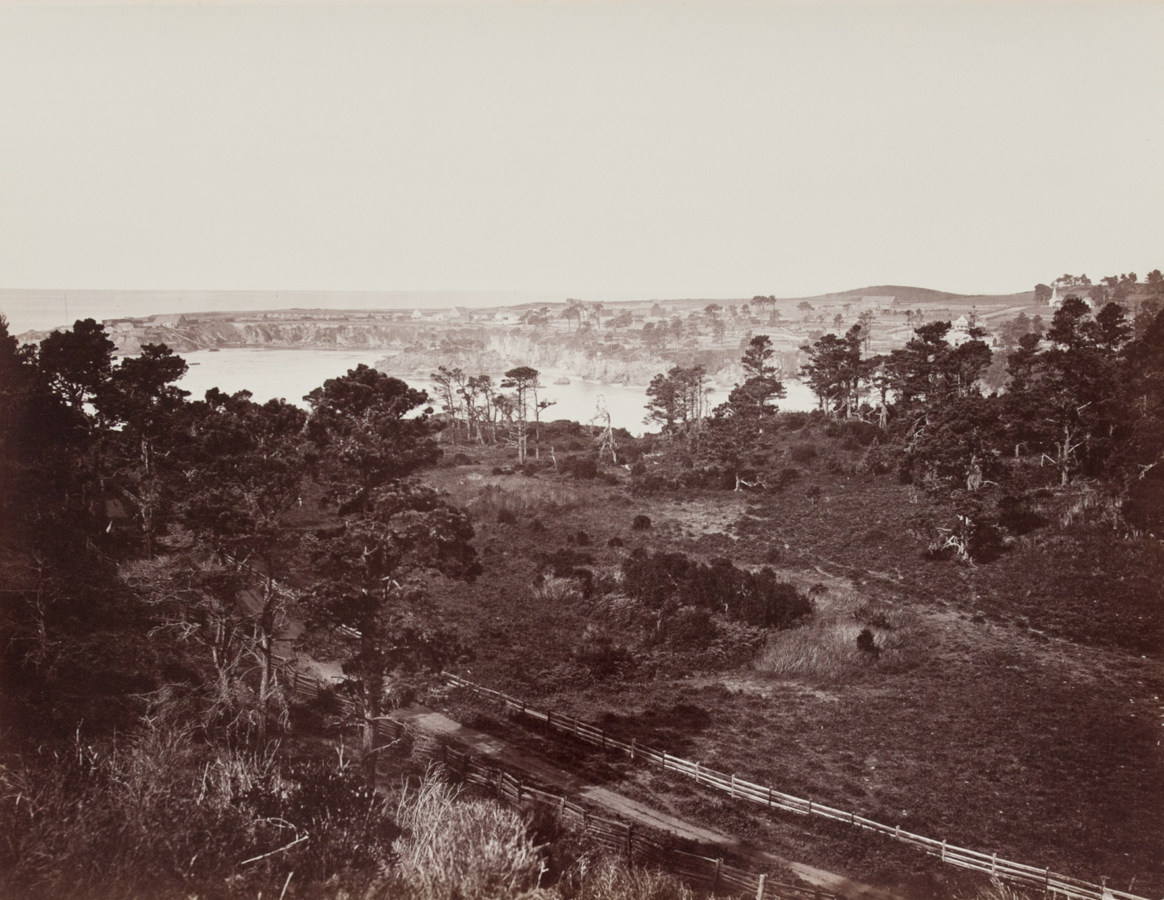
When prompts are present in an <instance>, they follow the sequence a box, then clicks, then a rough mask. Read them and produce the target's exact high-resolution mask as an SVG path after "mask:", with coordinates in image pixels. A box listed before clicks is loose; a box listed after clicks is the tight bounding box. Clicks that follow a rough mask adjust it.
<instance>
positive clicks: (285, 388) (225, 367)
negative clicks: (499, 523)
mask: <svg viewBox="0 0 1164 900" xmlns="http://www.w3.org/2000/svg"><path fill="white" fill-rule="evenodd" d="M182 356H183V358H184V359H185V360H186V362H187V363H189V364H190V371H189V372H188V373H187V374H186V377H185V378H184V379H182V382H181V386H182V387H183V388H184V389H186V390H188V391H190V393H191V396H192V398H194V399H198V398H201V397H202V396H203V394H205V392H206V391H207V390H208V389H209V388H212V387H217V388H219V389H220V390H223V391H226V392H227V393H234V392H235V391H241V390H248V391H250V392H251V393H252V394H253V395H254V399H255V400H256V401H258V402H260V403H263V402H266V401H267V400H270V399H272V398H283V399H284V400H286V401H287V402H289V403H294V404H296V405H299V406H306V404H305V403H304V402H303V397H304V396H305V395H306V394H308V393H309V392H310V391H311V390H313V389H314V388H317V387H319V386H320V385H322V384H323V383H324V381H326V380H327V379H329V378H336V377H338V376H340V375H343V374H344V373H345V372H347V371H348V370H349V369H354V368H355V367H356V366H357V365H359V364H360V363H365V364H367V365H370V366H371V365H375V363H376V362H377V360H378V359H379V358H380V357H381V356H383V353H382V352H380V351H375V350H371V351H368V350H365V351H358V350H315V349H302V350H286V349H260V348H241V349H226V350H219V351H211V350H197V351H191V352H187V353H183V354H182ZM434 367H435V364H434ZM388 374H389V375H397V377H401V378H403V380H404V381H407V382H408V383H409V384H411V385H413V386H414V387H417V388H423V389H425V390H427V391H428V392H429V395H430V396H431V397H432V398H433V404H434V406H438V401H437V399H436V394H435V392H434V391H433V390H432V383H431V382H429V381H428V380H427V379H418V378H413V377H410V376H406V375H403V376H402V375H399V374H398V373H394V372H389V373H388ZM562 377H565V378H569V379H570V383H569V384H554V381H555V380H556V379H558V378H562ZM541 382H542V384H543V388H542V389H541V390H540V391H539V392H538V393H539V398H540V399H543V400H550V401H553V405H552V406H550V407H549V408H548V409H546V410H544V411H543V412H542V418H543V420H544V421H552V420H554V419H571V420H573V421H576V422H582V423H584V424H586V423H590V422H592V421H594V422H601V421H602V418H601V416H600V412H599V411H600V409H602V408H605V409H606V410H608V411H609V413H610V420H611V423H612V424H613V425H614V426H615V427H616V428H625V429H626V430H627V431H629V432H630V433H631V434H635V435H640V434H642V433H643V431H644V430H646V428H645V426H644V424H643V417H644V416H645V415H646V399H647V396H646V389H645V388H644V387H637V386H636V387H628V386H627V385H621V384H602V383H599V382H596V381H586V380H584V379H581V378H576V377H574V376H572V375H571V374H570V373H569V372H564V371H561V370H555V369H543V370H542V372H541ZM785 388H786V390H787V392H788V396H787V397H786V398H785V399H784V400H782V401H780V408H781V409H785V410H808V409H813V408H814V407H815V405H816V398H815V397H813V395H812V392H811V391H809V390H808V388H807V387H805V386H804V385H803V384H801V383H800V382H799V381H786V382H785ZM727 394H728V392H727V390H726V389H721V390H716V391H713V392H712V393H711V394H710V396H709V400H710V405H711V406H715V405H716V404H717V403H721V402H723V401H724V400H726V399H727ZM652 430H654V429H653V428H652Z"/></svg>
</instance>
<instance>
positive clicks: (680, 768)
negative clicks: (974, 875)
mask: <svg viewBox="0 0 1164 900" xmlns="http://www.w3.org/2000/svg"><path fill="white" fill-rule="evenodd" d="M447 678H448V680H449V683H450V684H453V685H455V686H457V687H461V688H465V689H466V690H469V691H471V692H473V693H475V694H477V695H479V696H483V697H488V698H490V699H492V700H495V701H497V702H498V703H500V704H502V705H503V707H504V708H505V709H506V710H507V711H510V712H514V713H517V714H518V715H521V716H523V717H525V718H528V719H531V720H533V721H536V722H541V723H543V724H544V725H545V726H546V727H547V728H550V729H553V730H556V731H560V732H563V733H565V734H571V735H573V736H574V737H576V738H577V739H579V740H581V741H585V742H586V743H589V744H593V745H596V746H600V747H602V748H603V749H606V750H617V751H620V752H622V753H625V754H626V755H627V756H629V757H630V758H631V759H632V760H635V761H642V762H643V763H644V764H647V765H658V766H659V767H660V768H662V769H664V770H667V771H672V772H678V773H679V774H681V775H686V776H687V777H688V778H691V779H693V780H694V781H695V782H696V783H698V784H704V785H707V786H708V787H711V788H713V789H715V790H719V791H723V792H724V793H728V794H730V795H731V796H732V797H733V798H738V799H741V800H746V801H748V802H751V803H756V804H759V805H761V806H764V807H767V808H769V809H780V810H785V811H787V812H792V813H798V814H800V815H808V816H820V817H822V818H825V819H831V820H833V821H836V822H845V823H847V824H849V825H851V826H853V827H856V828H861V829H864V830H866V831H872V832H876V833H878V834H881V835H884V836H886V837H890V838H892V839H893V840H896V841H900V842H902V843H904V844H909V845H911V846H914V847H917V848H919V849H920V850H922V851H923V852H925V853H928V854H930V855H931V856H936V857H938V858H939V859H941V861H942V862H944V863H948V864H950V865H952V866H959V867H961V868H963V869H970V870H973V871H977V872H983V873H985V874H988V875H990V876H991V877H993V878H997V879H999V880H1000V881H1005V882H1010V883H1012V884H1016V885H1020V886H1023V887H1028V888H1035V889H1037V890H1042V891H1043V893H1044V896H1050V897H1057V898H1066V900H1147V898H1145V897H1141V896H1140V895H1138V894H1130V893H1128V892H1126V891H1117V890H1115V889H1113V888H1109V887H1107V886H1106V885H1101V884H1093V883H1091V882H1087V881H1082V880H1080V879H1077V878H1072V877H1070V876H1068V875H1061V874H1059V873H1057V872H1052V871H1051V870H1050V869H1047V868H1042V869H1040V868H1037V867H1035V866H1027V865H1023V864H1022V863H1017V862H1012V861H1011V860H1007V859H1002V858H1000V857H999V856H998V854H996V853H981V852H979V851H977V850H968V849H966V848H965V847H957V846H954V845H952V844H949V843H948V842H946V841H938V840H934V839H933V838H928V837H924V836H922V835H919V834H912V833H910V832H908V831H904V830H902V829H901V827H900V826H889V825H884V824H882V823H880V822H875V821H874V820H872V819H867V818H865V817H863V816H859V815H857V814H856V813H854V812H847V811H845V810H841V809H836V808H834V807H832V806H828V805H826V804H824V803H818V802H816V801H815V800H805V799H803V798H801V797H795V796H793V795H791V794H785V793H783V792H781V791H777V790H774V789H773V788H772V787H770V786H766V785H759V784H752V783H751V782H749V781H746V780H744V779H742V778H739V777H737V776H736V775H734V774H727V773H724V772H718V771H716V770H714V769H709V768H707V767H706V766H704V765H702V764H700V763H697V762H690V761H689V760H685V759H681V758H680V757H677V756H673V755H671V754H669V753H667V751H666V750H656V749H652V748H650V747H643V746H639V744H638V742H637V741H635V740H632V741H630V743H627V742H626V741H623V740H619V739H618V738H616V737H614V736H613V735H610V734H608V733H607V732H606V731H605V730H603V729H602V728H599V727H597V726H595V725H592V724H590V723H588V722H583V721H582V720H580V719H578V718H576V717H574V716H570V715H566V714H564V713H560V712H558V713H555V712H553V711H552V710H550V711H542V710H539V709H535V708H534V707H532V706H530V705H529V704H528V703H526V701H524V700H521V699H519V698H517V697H511V696H510V695H508V694H504V693H502V692H501V691H496V690H493V689H492V688H487V687H483V686H482V685H479V684H475V683H474V682H471V681H467V680H465V679H464V678H461V677H459V676H457V675H451V674H449V675H447Z"/></svg>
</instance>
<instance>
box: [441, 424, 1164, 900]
mask: <svg viewBox="0 0 1164 900" xmlns="http://www.w3.org/2000/svg"><path fill="white" fill-rule="evenodd" d="M806 440H807V439H806ZM854 452H855V451H852V450H846V449H845V448H844V447H843V446H841V445H839V444H837V445H835V446H831V447H830V446H823V447H822V448H821V450H820V453H819V454H818V455H817V457H816V458H814V459H807V457H808V454H807V453H804V452H802V453H801V454H800V455H801V457H802V459H805V460H806V461H805V462H802V463H801V468H802V469H803V476H802V478H801V479H800V480H798V481H796V482H793V483H792V484H791V485H790V486H789V487H787V488H786V489H785V490H784V491H782V492H778V493H765V494H763V495H754V496H753V495H747V494H732V493H710V492H709V493H701V492H688V493H687V494H686V496H682V497H680V496H676V495H674V494H668V493H660V494H657V495H652V496H632V495H631V493H630V491H629V488H628V485H627V484H626V483H625V482H624V481H622V480H621V479H622V478H623V477H624V476H625V473H624V475H623V476H615V478H614V479H613V483H602V482H598V483H595V482H578V481H574V480H572V479H565V478H561V477H559V476H557V475H555V474H554V473H553V471H552V470H550V471H548V472H542V473H541V474H539V475H538V476H536V477H527V476H522V475H506V474H500V475H495V474H491V472H492V468H491V467H490V466H487V465H480V466H471V467H470V466H464V467H455V468H445V469H442V470H440V471H439V472H438V473H434V476H435V477H436V478H437V480H438V481H439V482H440V484H441V486H442V487H443V488H445V489H446V490H448V491H449V492H450V493H451V494H452V496H453V497H454V499H456V500H457V501H458V502H463V503H466V504H467V505H468V507H469V508H470V510H472V511H473V514H474V521H475V527H476V528H477V530H478V538H477V541H476V543H477V545H478V547H479V548H480V549H481V551H482V555H483V561H484V563H485V569H486V571H485V574H484V575H483V576H482V577H481V578H480V579H478V581H477V583H476V584H474V585H472V586H470V587H468V588H465V587H464V586H458V587H457V588H456V590H455V593H454V592H450V593H449V594H448V595H447V596H446V597H445V600H444V603H443V611H444V614H445V615H446V616H447V617H448V618H449V620H450V624H455V625H456V626H457V627H458V628H460V629H461V630H462V631H463V632H464V634H465V637H466V638H467V639H468V642H469V644H470V645H471V646H473V647H474V649H475V650H476V658H475V660H473V661H472V662H470V663H468V664H467V666H466V667H465V669H464V671H465V672H466V673H467V675H468V677H471V678H472V679H473V680H475V681H477V682H478V683H483V684H488V685H491V686H495V687H498V688H501V689H503V690H506V691H509V692H510V693H513V694H516V695H518V696H523V697H529V698H531V700H533V699H536V700H537V701H538V702H539V703H541V704H542V705H543V706H545V705H553V706H554V707H555V708H558V709H563V710H565V711H567V712H571V713H573V714H576V715H578V716H580V717H582V718H585V719H587V720H589V721H593V722H596V723H598V724H600V725H602V727H603V728H605V729H607V730H608V731H610V732H611V733H613V734H619V735H621V736H623V737H624V738H627V739H629V738H637V739H638V740H640V741H642V742H643V743H649V744H650V745H652V746H655V747H661V748H664V749H667V750H668V751H669V752H673V753H676V754H681V755H683V756H685V757H686V758H688V759H696V760H700V761H701V762H703V763H705V764H707V765H709V766H714V767H715V768H717V769H719V770H721V771H728V772H737V773H739V774H740V775H741V777H747V778H749V779H751V780H752V781H755V782H757V783H762V784H763V783H771V784H774V785H776V786H777V787H778V788H779V789H781V790H784V791H787V792H789V793H792V794H796V795H798V796H802V797H809V798H813V799H817V800H819V801H820V802H825V803H830V804H833V805H836V806H838V807H841V808H845V809H856V810H857V811H858V812H859V813H860V814H863V815H868V816H869V817H870V818H874V819H877V820H879V821H883V822H887V823H890V824H900V825H901V826H902V828H906V829H909V830H911V831H914V832H917V833H920V834H925V835H928V836H932V837H935V838H938V839H939V840H940V839H943V838H945V839H948V840H949V841H950V842H952V843H958V844H960V845H962V846H966V847H971V848H975V849H979V850H983V851H985V852H994V851H997V852H998V853H999V854H1000V855H1002V854H1004V855H1006V856H1008V857H1009V858H1011V859H1015V860H1019V861H1022V862H1025V863H1029V864H1031V865H1035V866H1049V867H1050V868H1052V869H1054V870H1058V871H1060V872H1064V873H1066V874H1071V875H1075V876H1078V877H1081V878H1086V879H1089V880H1095V881H1099V880H1100V879H1101V878H1102V877H1105V876H1106V877H1107V878H1108V879H1109V883H1110V884H1111V885H1112V886H1113V887H1117V888H1120V889H1125V890H1126V889H1128V888H1129V884H1131V885H1132V886H1133V889H1134V890H1136V891H1139V892H1147V893H1148V894H1149V895H1151V894H1152V893H1153V892H1159V891H1160V890H1161V889H1164V864H1162V859H1164V854H1162V853H1161V848H1162V847H1164V833H1162V830H1161V826H1160V824H1159V816H1158V811H1159V809H1160V807H1161V803H1162V802H1164V760H1162V755H1161V751H1160V745H1159V741H1160V735H1161V726H1162V724H1164V722H1162V721H1161V704H1160V696H1161V694H1162V693H1164V672H1162V667H1161V664H1160V658H1159V650H1160V637H1161V630H1160V625H1161V619H1160V609H1161V602H1160V601H1161V598H1160V585H1161V579H1160V573H1161V572H1162V571H1164V561H1162V559H1161V556H1162V554H1161V549H1160V547H1159V545H1158V543H1156V542H1152V541H1148V540H1146V539H1125V538H1123V537H1121V536H1120V535H1118V534H1116V533H1115V532H1113V531H1112V530H1111V529H1110V528H1108V527H1105V526H1103V525H1102V524H1094V523H1093V524H1088V523H1087V522H1086V521H1082V520H1081V518H1080V517H1079V516H1077V515H1073V514H1071V509H1072V508H1073V507H1072V503H1074V504H1075V505H1076V506H1077V505H1078V498H1076V499H1075V500H1073V501H1070V502H1069V501H1068V499H1067V498H1064V497H1054V496H1052V497H1048V498H1047V499H1046V510H1045V512H1046V517H1047V519H1048V524H1047V525H1046V526H1044V527H1042V528H1040V529H1038V530H1036V531H1034V532H1032V533H1031V534H1030V535H1028V536H1026V537H1025V538H1023V539H1022V540H1021V541H1020V542H1018V543H1017V544H1016V546H1014V547H1013V548H1012V549H1011V550H1010V552H1009V553H1006V554H1004V555H1003V556H1002V557H1001V558H1000V559H999V560H998V561H996V562H994V563H990V564H987V565H979V566H976V567H965V566H959V565H957V564H955V563H952V562H940V561H929V560H926V559H924V558H923V553H924V551H925V549H926V546H927V544H928V543H929V542H930V541H931V540H932V537H933V534H934V530H935V529H936V528H937V527H938V525H939V524H940V523H941V521H942V516H943V514H944V513H943V510H942V508H941V507H940V506H939V505H937V504H934V503H932V502H931V501H930V500H929V499H928V498H927V497H926V496H925V495H924V494H920V493H919V492H917V491H914V490H911V489H910V488H909V487H907V486H903V485H900V484H897V483H896V482H895V480H894V479H893V478H892V477H890V476H857V475H854V474H845V472H844V470H845V467H844V466H839V465H836V464H828V463H827V460H828V459H830V458H832V459H837V458H839V459H843V458H844V457H845V455H846V454H851V453H854ZM811 488H816V490H811V491H810V489H811ZM810 494H811V496H810ZM639 515H645V516H647V517H649V518H650V520H651V524H650V527H649V528H645V529H643V530H635V529H634V527H633V525H632V523H633V521H634V519H635V516H639ZM1052 518H1054V519H1055V521H1054V522H1053V523H1052V522H1051V521H1050V520H1051V519H1052ZM1084 518H1085V517H1084ZM499 519H500V520H501V521H499ZM612 539H617V540H615V541H614V543H615V544H617V543H618V542H619V541H621V542H622V546H610V543H611V540H612ZM636 547H642V548H645V549H649V550H652V551H659V550H677V551H682V552H686V553H689V554H691V555H693V556H698V557H699V558H703V559H711V558H714V557H717V556H723V557H728V558H731V559H732V560H734V561H735V562H736V564H737V565H748V566H759V565H769V566H773V567H774V568H775V569H776V570H777V572H778V574H779V575H780V577H781V578H783V579H785V580H787V581H789V582H790V583H792V584H795V585H797V587H798V588H800V589H801V590H803V591H805V592H807V593H808V594H809V595H810V596H811V597H812V598H813V601H814V605H815V614H814V616H813V617H812V619H811V620H810V621H809V622H808V623H807V624H804V625H801V626H799V627H797V628H792V629H789V630H784V631H776V632H772V633H770V634H768V635H767V636H764V635H762V634H761V635H760V638H759V641H760V643H759V644H757V643H756V641H757V635H756V632H755V631H754V630H750V629H749V628H747V627H746V626H743V625H741V624H740V623H729V622H726V621H724V620H721V619H720V618H719V617H713V618H712V619H711V620H710V621H708V620H704V619H700V618H699V617H698V616H694V615H693V614H691V615H692V616H693V618H692V622H691V624H690V627H688V628H681V627H670V626H671V625H673V624H674V623H673V622H672V623H668V626H669V627H668V629H666V632H667V633H666V636H665V637H661V636H660V634H661V632H660V624H659V622H658V620H657V614H656V613H655V612H654V611H647V610H643V609H641V608H639V607H638V606H637V605H636V604H635V603H634V602H633V601H630V600H628V599H626V598H625V597H623V596H622V595H621V593H620V591H619V584H618V582H619V578H620V574H619V569H620V564H621V561H622V560H623V559H624V558H625V556H626V555H627V554H628V553H629V552H630V550H632V549H633V548H636ZM555 553H557V554H558V556H557V557H555V556H554V554H555ZM555 560H556V563H557V564H559V565H560V564H561V563H562V561H563V560H566V561H568V562H569V563H570V564H572V565H576V566H582V567H584V568H587V569H589V570H590V571H591V572H592V573H593V583H594V585H595V587H594V588H593V590H592V591H591V592H590V594H589V596H586V591H585V590H584V587H585V585H582V586H579V582H578V581H577V579H566V578H557V579H550V580H544V579H542V577H541V576H542V575H543V573H545V572H546V571H549V570H550V569H551V568H552V567H553V566H554V565H555ZM687 615H689V612H688V611H683V610H680V611H677V612H675V613H674V616H676V617H679V618H682V617H683V616H687ZM865 628H869V629H870V630H871V631H872V632H873V633H874V634H875V639H876V645H877V648H878V650H879V651H880V653H879V655H878V656H877V657H876V658H873V657H872V656H871V655H870V654H867V653H863V652H861V651H859V650H858V649H857V647H856V635H857V634H859V633H860V631H861V630H863V629H865ZM460 711H461V712H462V713H467V712H468V710H467V709H462V710H460ZM488 719H489V715H488V714H485V715H484V716H483V721H484V722H485V724H487V722H488ZM498 727H502V726H500V725H498ZM572 752H573V751H572ZM607 775H608V777H610V778H614V779H621V780H624V781H626V782H627V783H626V784H625V785H623V786H620V789H626V790H632V791H633V790H635V789H636V786H637V789H638V790H639V791H640V792H641V796H642V798H643V799H646V798H648V797H649V798H651V799H652V800H653V801H654V802H656V803H662V804H663V805H664V806H665V807H666V808H670V809H672V810H674V811H676V812H677V813H680V814H683V815H685V816H690V817H692V818H695V819H696V820H699V819H702V820H704V821H707V822H708V823H710V824H712V825H716V826H719V827H723V828H724V829H725V830H728V831H733V832H735V833H739V831H740V830H742V831H743V833H744V834H745V835H747V836H750V837H757V838H759V837H762V839H763V841H764V842H765V846H770V847H771V849H773V850H774V851H775V852H779V853H782V854H784V855H787V856H789V857H790V858H799V859H803V860H804V861H806V862H809V863H813V864H818V865H829V866H834V867H836V868H838V869H839V870H841V871H845V872H846V874H849V875H851V876H853V877H860V878H864V879H866V880H874V881H878V882H882V883H884V884H887V885H890V884H897V885H902V884H911V885H914V888H915V890H917V891H919V892H920V893H918V896H926V891H930V892H931V895H934V896H942V890H945V889H948V887H949V882H948V878H949V875H948V874H946V875H941V874H937V873H936V872H935V867H937V868H939V869H940V866H939V864H936V863H934V862H933V861H931V860H927V859H925V858H923V857H921V856H920V855H917V856H916V857H915V856H911V854H910V852H909V851H905V850H902V849H900V848H890V847H886V846H884V844H883V843H878V842H877V840H876V839H875V838H862V837H860V836H857V835H853V834H851V833H848V832H846V831H845V830H844V829H836V828H833V827H831V826H819V825H809V824H807V823H805V822H803V821H801V820H799V819H794V820H792V821H789V820H788V818H787V817H785V818H783V819H781V818H777V819H775V820H769V819H768V818H766V817H765V816H759V815H756V814H754V813H752V812H750V811H748V810H743V811H741V810H738V809H736V808H734V807H731V806H730V804H726V803H725V802H724V801H721V800H719V799H715V798H711V797H709V796H706V795H704V794H702V793H701V792H700V791H698V790H693V789H692V788H691V787H690V786H688V785H685V784H682V783H679V782H673V780H672V779H669V778H667V777H663V776H660V775H657V774H652V773H645V772H642V771H637V770H631V769H628V768H626V767H623V766H618V767H616V768H615V769H613V770H609V771H608V772H607ZM1133 879H1134V881H1133ZM935 885H939V887H935ZM940 885H945V888H943V887H940Z"/></svg>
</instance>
